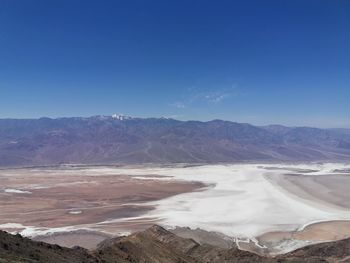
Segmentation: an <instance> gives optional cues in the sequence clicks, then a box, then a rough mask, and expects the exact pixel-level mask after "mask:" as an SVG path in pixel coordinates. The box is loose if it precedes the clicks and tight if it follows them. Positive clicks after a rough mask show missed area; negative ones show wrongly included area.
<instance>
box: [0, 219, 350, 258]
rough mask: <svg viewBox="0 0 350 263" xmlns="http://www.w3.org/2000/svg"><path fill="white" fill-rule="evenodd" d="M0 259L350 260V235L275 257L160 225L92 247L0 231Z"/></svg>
mask: <svg viewBox="0 0 350 263" xmlns="http://www.w3.org/2000/svg"><path fill="white" fill-rule="evenodd" d="M0 262H42V263H44V262H45V263H46V262H53V263H60V262H62V263H65V262H74V263H83V262H84V263H90V262H91V263H92V262H95V263H112V262H113V263H115V262H117V263H203V262H206V263H252V262H262V263H277V262H278V263H284V262H286V263H287V262H294V263H297V262H306V263H316V262H350V239H345V240H341V241H336V242H329V243H323V244H318V245H311V246H308V247H304V248H301V249H298V250H296V251H294V252H291V253H288V254H285V255H280V256H277V257H275V258H270V257H264V256H260V255H257V254H254V253H251V252H247V251H242V250H239V249H238V248H236V247H233V248H230V249H224V248H219V247H216V246H212V245H207V244H199V243H197V242H196V241H194V240H192V239H186V238H181V237H178V236H176V235H175V234H173V233H171V232H169V231H167V230H165V229H164V228H162V227H160V226H153V227H151V228H149V229H147V230H145V231H143V232H139V233H135V234H132V235H130V236H126V237H118V238H113V239H109V240H106V241H103V242H102V243H101V244H100V245H99V247H98V248H97V249H96V250H94V251H88V250H86V249H83V248H79V247H76V248H71V249H70V248H63V247H60V246H57V245H50V244H46V243H43V242H35V241H32V240H30V239H28V238H24V237H21V236H20V235H10V234H8V233H5V232H0Z"/></svg>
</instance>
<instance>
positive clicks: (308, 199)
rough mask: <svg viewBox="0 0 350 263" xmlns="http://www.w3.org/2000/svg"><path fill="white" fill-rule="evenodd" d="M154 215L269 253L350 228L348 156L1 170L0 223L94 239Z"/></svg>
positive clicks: (186, 231) (64, 238) (46, 237)
mask: <svg viewBox="0 0 350 263" xmlns="http://www.w3.org/2000/svg"><path fill="white" fill-rule="evenodd" d="M153 224H160V225H162V226H165V227H167V228H169V229H172V230H173V231H174V232H175V233H177V234H179V235H181V236H185V237H193V238H195V239H199V241H202V242H209V243H216V244H219V245H221V246H225V245H227V246H230V244H236V245H238V246H239V247H240V248H242V249H245V250H250V251H254V252H258V253H269V254H278V253H285V252H288V251H290V250H293V249H296V248H298V247H302V246H305V245H308V244H312V243H318V242H324V241H331V240H338V239H342V238H346V237H350V164H341V163H309V164H220V165H185V164H178V165H172V166H154V165H147V166H141V165H139V166H83V165H61V166H57V167H33V168H18V169H1V170H0V229H2V230H6V231H9V232H13V233H21V234H22V235H25V236H29V237H32V238H34V239H36V240H42V241H46V242H51V243H58V244H61V245H65V246H74V245H79V246H83V247H86V248H94V247H95V246H96V245H97V244H98V243H99V242H100V241H102V240H104V239H106V238H108V237H111V236H118V235H126V234H128V233H131V232H134V231H138V230H143V229H145V228H147V227H149V226H151V225H153ZM202 230H205V231H210V233H207V232H205V231H202Z"/></svg>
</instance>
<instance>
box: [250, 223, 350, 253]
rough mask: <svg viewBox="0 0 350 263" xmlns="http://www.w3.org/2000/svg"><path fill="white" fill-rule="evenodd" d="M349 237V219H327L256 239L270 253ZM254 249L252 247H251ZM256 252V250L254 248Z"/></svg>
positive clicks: (270, 233) (283, 251)
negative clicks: (294, 229)
mask: <svg viewBox="0 0 350 263" xmlns="http://www.w3.org/2000/svg"><path fill="white" fill-rule="evenodd" d="M349 237H350V221H344V220H339V221H327V222H318V223H314V224H310V225H307V226H305V227H302V228H300V229H298V230H296V231H289V232H283V231H276V232H269V233H265V234H263V235H261V236H259V237H257V240H258V242H259V244H261V245H262V246H266V247H267V248H269V249H268V252H269V253H270V254H280V253H287V252H290V251H292V250H294V249H297V248H300V247H303V246H305V245H310V244H316V243H321V242H328V241H336V240H341V239H345V238H349ZM253 251H254V248H253ZM255 252H256V250H255Z"/></svg>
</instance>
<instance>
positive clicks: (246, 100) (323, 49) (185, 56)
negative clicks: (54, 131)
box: [0, 0, 350, 127]
mask: <svg viewBox="0 0 350 263" xmlns="http://www.w3.org/2000/svg"><path fill="white" fill-rule="evenodd" d="M349 47H350V1H347V0H328V1H325V0H306V1H305V0H287V1H277V0H276V1H271V0H266V1H260V0H256V1H251V0H248V1H225V0H221V1H214V0H212V1H205V0H200V1H199V0H198V1H194V0H176V1H170V0H169V1H168V0H165V1H164V0H148V1H146V0H139V1H134V0H130V1H77V0H69V1H63V0H60V1H58V0H57V1H54V0H51V1H44V0H35V1H34V0H22V1H21V0H2V1H1V3H0V118H7V117H11V118H37V117H42V116H49V117H60V116H90V115H98V114H101V115H111V114H112V113H114V112H118V113H123V114H127V115H132V116H139V117H151V116H152V117H160V116H165V117H173V118H176V119H182V120H189V119H196V120H210V119H225V120H232V121H238V122H248V123H252V124H258V125H264V124H272V123H279V124H284V125H289V126H297V125H298V126H299V125H303V126H304V125H307V126H317V127H350V48H349Z"/></svg>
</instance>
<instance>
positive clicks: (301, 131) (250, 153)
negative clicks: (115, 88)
mask: <svg viewBox="0 0 350 263" xmlns="http://www.w3.org/2000/svg"><path fill="white" fill-rule="evenodd" d="M349 160H350V129H318V128H309V127H286V126H282V125H269V126H254V125H250V124H246V123H236V122H230V121H222V120H213V121H207V122H201V121H179V120H175V119H169V118H145V119H143V118H132V117H128V116H124V115H118V114H114V115H112V116H93V117H87V118H85V117H74V118H73V117H72V118H57V119H51V118H40V119H0V166H2V167H17V166H28V165H29V166H32V165H56V164H62V163H74V164H77V163H79V164H146V163H156V164H158V163H159V164H167V163H170V164H171V163H225V162H226V163H234V162H308V161H349Z"/></svg>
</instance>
